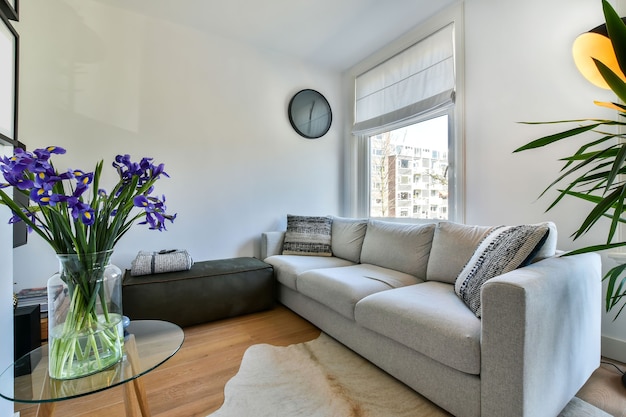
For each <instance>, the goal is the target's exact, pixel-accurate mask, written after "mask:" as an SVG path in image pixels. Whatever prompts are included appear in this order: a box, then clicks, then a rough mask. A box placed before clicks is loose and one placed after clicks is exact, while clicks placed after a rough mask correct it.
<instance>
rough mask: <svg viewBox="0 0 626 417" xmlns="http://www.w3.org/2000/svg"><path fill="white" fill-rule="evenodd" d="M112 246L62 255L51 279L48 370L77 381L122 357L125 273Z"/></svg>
mask: <svg viewBox="0 0 626 417" xmlns="http://www.w3.org/2000/svg"><path fill="white" fill-rule="evenodd" d="M112 252H113V251H112V250H110V251H105V252H96V253H79V254H69V255H62V254H57V257H58V259H59V272H58V273H56V274H55V275H53V276H52V277H51V278H50V279H49V280H48V361H49V364H48V370H49V375H50V377H51V378H54V379H74V378H80V377H83V376H86V375H90V374H93V373H96V372H99V371H101V370H103V369H106V368H108V367H110V366H112V365H114V364H116V363H117V362H119V361H120V360H121V359H122V356H123V346H124V331H123V327H122V273H121V271H120V269H119V268H118V267H116V266H115V265H112V264H110V263H109V260H110V257H111V254H112Z"/></svg>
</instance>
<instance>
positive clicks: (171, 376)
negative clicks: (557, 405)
mask: <svg viewBox="0 0 626 417" xmlns="http://www.w3.org/2000/svg"><path fill="white" fill-rule="evenodd" d="M319 333H320V332H319V330H318V329H316V328H315V327H314V326H312V325H311V324H310V323H308V322H307V321H305V320H303V319H301V318H300V317H299V316H297V315H295V314H293V313H292V312H290V311H289V310H287V309H286V308H284V307H277V308H275V309H273V310H270V311H266V312H262V313H257V314H251V315H247V316H243V317H237V318H234V319H229V320H223V321H218V322H213V323H207V324H204V325H199V326H194V327H188V328H185V342H184V344H183V347H182V348H181V349H180V351H179V352H178V353H177V354H176V355H175V356H174V357H173V358H172V359H170V360H169V361H167V362H166V363H165V364H163V365H162V366H161V367H159V368H157V369H156V370H155V371H153V372H151V373H149V374H147V375H146V376H144V377H143V380H144V384H145V388H146V391H147V397H148V402H149V404H150V410H151V411H152V416H153V417H205V416H206V415H207V414H210V413H211V412H213V411H215V410H216V409H218V408H219V407H220V405H221V404H222V401H223V400H224V397H223V389H224V385H225V384H226V382H227V381H228V380H229V379H230V378H232V377H233V376H234V375H235V374H236V373H237V371H238V369H239V364H240V362H241V358H242V356H243V353H244V352H245V350H246V349H247V348H248V347H249V346H251V345H253V344H257V343H269V344H272V345H280V346H286V345H289V344H293V343H300V342H304V341H307V340H312V339H315V338H316V337H318V335H319ZM620 365H621V364H620ZM621 369H624V367H622V368H621ZM620 378H621V374H620V373H619V372H618V371H617V370H616V369H615V368H614V367H612V366H609V365H602V366H601V367H600V368H599V369H598V370H597V371H596V372H595V373H594V374H593V376H592V377H591V378H590V379H589V382H588V383H587V384H586V385H585V386H584V387H583V389H581V391H580V392H579V394H578V396H579V397H581V398H582V399H584V400H585V401H587V402H589V403H592V404H594V405H596V406H598V407H600V408H602V409H604V410H605V411H607V412H608V413H609V414H611V415H614V416H616V417H626V388H624V387H623V386H622V384H621V379H620ZM15 410H16V411H20V413H21V417H34V416H35V413H36V409H35V408H34V407H33V406H29V405H24V404H16V408H15ZM137 411H138V410H137ZM55 416H63V417H66V416H71V417H87V416H89V417H117V416H120V417H122V416H124V399H123V395H122V388H121V387H117V388H113V389H110V390H108V391H104V392H101V393H98V394H94V395H90V396H87V397H84V398H79V399H75V400H69V401H63V402H60V403H58V404H57V406H56V413H55Z"/></svg>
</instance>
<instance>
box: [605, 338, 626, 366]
mask: <svg viewBox="0 0 626 417" xmlns="http://www.w3.org/2000/svg"><path fill="white" fill-rule="evenodd" d="M602 356H604V357H606V358H609V359H613V360H615V361H619V362H624V363H626V340H620V339H614V338H612V337H608V336H602Z"/></svg>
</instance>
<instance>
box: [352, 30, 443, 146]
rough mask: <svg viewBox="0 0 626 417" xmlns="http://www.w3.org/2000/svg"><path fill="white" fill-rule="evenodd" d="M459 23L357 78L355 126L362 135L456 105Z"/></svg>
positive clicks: (353, 130) (434, 34)
mask: <svg viewBox="0 0 626 417" xmlns="http://www.w3.org/2000/svg"><path fill="white" fill-rule="evenodd" d="M454 86H455V76H454V24H449V25H448V26H446V27H444V28H442V29H440V30H439V31H437V32H435V33H433V34H432V35H430V36H428V37H427V38H425V39H423V40H421V41H419V42H418V43H416V44H414V45H412V46H410V47H409V48H407V49H405V50H404V51H402V52H400V53H399V54H397V55H395V56H393V57H392V58H390V59H388V60H387V61H385V62H383V63H381V64H380V65H378V66H376V67H374V68H372V69H371V70H369V71H367V72H365V73H363V74H361V75H359V76H358V77H357V78H356V85H355V93H356V104H355V123H354V127H353V129H352V133H354V134H355V135H363V134H368V133H370V132H371V133H374V131H380V130H381V128H383V127H387V126H389V127H391V126H394V125H397V124H398V123H400V122H402V121H404V120H407V119H411V118H413V117H416V116H419V115H421V114H424V113H427V112H430V111H432V110H435V109H437V108H440V107H443V106H446V105H448V104H450V103H452V102H453V101H454Z"/></svg>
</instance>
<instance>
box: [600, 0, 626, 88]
mask: <svg viewBox="0 0 626 417" xmlns="http://www.w3.org/2000/svg"><path fill="white" fill-rule="evenodd" d="M602 10H603V12H604V20H605V21H606V29H607V32H608V33H609V38H610V39H611V43H612V44H613V50H614V51H615V56H616V57H617V63H618V64H619V66H620V68H621V70H622V73H624V74H626V25H625V24H624V22H623V21H622V19H621V18H620V17H619V15H618V14H617V12H616V11H615V9H613V7H611V5H610V4H609V2H608V1H606V0H602ZM620 98H621V97H620Z"/></svg>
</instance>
